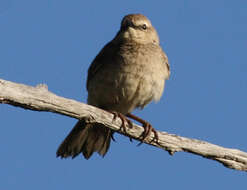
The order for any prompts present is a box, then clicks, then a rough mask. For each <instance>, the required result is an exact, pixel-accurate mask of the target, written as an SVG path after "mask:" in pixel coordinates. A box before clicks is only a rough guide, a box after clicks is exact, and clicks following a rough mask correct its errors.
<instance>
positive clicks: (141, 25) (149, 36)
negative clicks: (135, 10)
mask: <svg viewBox="0 0 247 190" xmlns="http://www.w3.org/2000/svg"><path fill="white" fill-rule="evenodd" d="M117 38H118V40H124V41H125V40H126V41H134V42H136V43H141V44H147V43H155V44H159V36H158V34H157V32H156V30H155V28H154V27H153V26H152V24H151V22H150V20H149V19H148V18H147V17H145V16H144V15H142V14H129V15H126V16H125V17H124V18H123V19H122V22H121V28H120V30H119V32H118V34H117Z"/></svg>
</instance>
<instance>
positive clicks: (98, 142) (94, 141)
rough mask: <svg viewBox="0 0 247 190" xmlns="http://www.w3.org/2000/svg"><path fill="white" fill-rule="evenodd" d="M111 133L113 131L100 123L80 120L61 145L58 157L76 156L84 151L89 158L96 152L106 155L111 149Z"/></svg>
mask: <svg viewBox="0 0 247 190" xmlns="http://www.w3.org/2000/svg"><path fill="white" fill-rule="evenodd" d="M111 135H112V131H111V130H110V129H108V128H106V127H104V126H100V124H96V125H95V124H94V125H93V124H88V123H86V122H85V121H84V120H80V121H78V122H77V123H76V125H75V127H74V128H73V129H72V131H71V132H70V133H69V135H68V136H67V137H66V138H65V140H64V141H63V142H62V144H61V145H60V146H59V148H58V150H57V157H59V156H60V157H61V158H67V157H70V156H71V157H72V158H74V157H76V156H77V155H78V154H80V153H82V154H83V156H84V157H85V158H86V159H89V158H90V157H91V156H92V154H93V153H94V152H98V153H99V154H100V155H101V156H104V155H105V154H106V153H107V151H108V149H109V146H110V141H111Z"/></svg>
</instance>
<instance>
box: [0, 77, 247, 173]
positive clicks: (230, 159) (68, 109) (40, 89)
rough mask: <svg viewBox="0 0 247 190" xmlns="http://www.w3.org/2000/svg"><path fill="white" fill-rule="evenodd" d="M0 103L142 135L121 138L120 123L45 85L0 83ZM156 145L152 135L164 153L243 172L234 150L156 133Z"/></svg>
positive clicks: (241, 155) (244, 161) (245, 162)
mask: <svg viewBox="0 0 247 190" xmlns="http://www.w3.org/2000/svg"><path fill="white" fill-rule="evenodd" d="M0 103H2V104H10V105H13V106H18V107H22V108H24V109H30V110H35V111H47V112H54V113H58V114H62V115H66V116H69V117H73V118H76V119H82V118H84V119H86V121H87V122H90V123H101V124H103V125H104V126H106V127H109V128H111V129H112V130H115V131H117V132H119V133H121V134H123V135H125V136H129V137H131V138H134V139H137V140H140V139H139V136H140V135H141V134H142V132H143V128H142V127H141V126H138V125H135V124H134V126H133V128H129V127H128V129H127V131H126V133H127V134H125V133H124V132H123V131H119V129H120V126H121V119H120V118H117V119H116V120H114V121H113V115H112V114H111V113H109V112H107V111H104V110H101V109H99V108H96V107H93V106H90V105H87V104H84V103H80V102H77V101H74V100H70V99H67V98H63V97H60V96H57V95H55V94H53V93H51V92H49V91H48V88H47V86H46V85H38V86H36V87H31V86H27V85H23V84H17V83H14V82H10V81H6V80H2V79H0ZM158 135H159V144H157V143H156V142H151V140H152V138H153V134H151V136H150V137H147V139H146V140H145V143H146V144H150V145H153V146H156V147H159V148H162V149H164V150H166V151H168V152H169V153H170V154H171V155H173V154H174V153H175V152H178V151H184V152H189V153H193V154H196V155H199V156H202V157H204V158H208V159H212V160H216V161H218V162H220V163H222V164H223V165H224V166H226V167H228V168H232V169H236V170H242V171H247V153H245V152H242V151H240V150H237V149H230V148H224V147H220V146H218V145H214V144H211V143H208V142H205V141H200V140H196V139H189V138H185V137H180V136H177V135H174V134H168V133H166V132H161V131H158Z"/></svg>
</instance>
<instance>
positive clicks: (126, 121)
mask: <svg viewBox="0 0 247 190" xmlns="http://www.w3.org/2000/svg"><path fill="white" fill-rule="evenodd" d="M109 112H110V113H112V114H113V120H115V119H116V118H117V117H119V118H120V119H121V121H122V125H121V127H120V129H119V130H120V131H121V129H123V131H124V132H125V133H127V132H126V123H128V125H129V127H130V128H132V127H133V123H132V122H131V121H130V120H129V119H128V118H127V117H126V116H125V115H123V114H122V113H119V112H116V111H109ZM130 141H131V142H132V139H131V138H130Z"/></svg>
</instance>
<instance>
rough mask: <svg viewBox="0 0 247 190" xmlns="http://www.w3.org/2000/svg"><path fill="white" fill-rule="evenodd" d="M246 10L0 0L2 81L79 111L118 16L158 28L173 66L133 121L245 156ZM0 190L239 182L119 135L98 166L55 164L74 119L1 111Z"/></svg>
mask: <svg viewBox="0 0 247 190" xmlns="http://www.w3.org/2000/svg"><path fill="white" fill-rule="evenodd" d="M246 10H247V1H244V0H242V1H241V0H236V1H226V0H217V1H213V0H208V1H198V0H187V1H181V0H173V1H171V0H160V1H132V0H125V1H113V0H111V1H95V0H91V1H80V0H75V1H65V0H42V1H38V0H36V1H35V0H22V1H17V0H0V66H1V69H0V78H3V79H6V80H11V81H15V82H19V83H25V84H28V85H37V84H40V83H46V84H47V85H48V87H49V90H50V91H52V92H54V93H56V94H58V95H60V96H64V97H68V98H72V99H76V100H79V101H83V102H85V101H86V97H87V92H86V88H85V82H86V74H87V69H88V66H89V64H90V62H91V61H92V60H93V58H94V57H95V55H96V54H97V53H98V52H99V50H100V49H101V48H102V47H103V46H104V44H105V43H107V42H108V41H109V40H111V39H112V38H113V37H114V35H115V34H116V32H117V31H118V29H119V26H120V21H121V19H122V17H123V16H124V15H125V14H129V13H142V14H144V15H146V16H147V17H149V18H150V20H151V21H152V23H153V25H154V26H155V27H156V29H157V31H158V33H159V36H160V40H161V45H162V47H163V49H164V50H165V51H166V52H167V54H168V57H169V60H170V64H171V78H170V80H169V81H168V82H167V86H166V89H165V93H164V95H163V97H162V99H161V101H160V102H159V103H157V104H150V105H148V106H147V107H146V108H145V109H144V110H142V111H139V110H137V111H136V112H135V113H136V114H137V115H139V116H140V117H142V118H145V119H146V120H148V121H149V122H150V123H152V124H153V126H154V127H155V128H156V129H159V130H163V131H167V132H170V133H175V134H178V135H181V136H186V137H191V138H197V139H201V140H206V141H209V142H212V143H215V144H218V145H222V146H225V147H232V148H237V149H241V150H243V151H247V140H246V134H247V127H246V123H247V115H246V111H247V110H246V108H247V99H246V97H247V56H246V55H247V53H246V51H247V24H246V21H247V11H246ZM0 118H1V128H0V154H1V156H0V189H1V190H2V189H3V190H9V189H36V190H39V189H40V190H41V189H42V190H43V189H119V190H126V189H129V190H136V189H200V190H204V189H205V190H208V189H244V188H246V173H244V172H240V171H234V170H230V169H227V168H225V167H223V166H222V165H220V164H218V163H216V162H214V161H211V160H207V159H203V158H201V157H198V156H195V155H192V154H188V153H176V154H175V155H174V156H169V155H168V154H167V152H164V151H162V150H159V149H157V148H154V147H151V146H148V145H142V146H140V147H137V146H136V144H137V143H136V142H134V143H130V142H129V140H128V138H125V137H122V136H120V135H116V136H115V138H116V139H117V143H112V146H111V148H110V151H109V152H108V154H107V155H106V157H105V158H103V159H102V158H101V157H99V156H98V155H96V154H95V155H94V156H93V157H92V159H90V160H88V161H87V160H84V159H83V157H82V156H79V157H77V158H76V159H74V160H71V159H67V160H61V159H58V158H56V156H55V153H56V149H57V147H58V145H59V144H60V143H61V141H62V140H63V139H64V137H65V136H66V135H67V134H68V132H69V131H70V130H71V128H72V127H73V125H74V123H75V122H76V120H75V119H72V118H68V117H65V116H60V115H56V114H53V113H46V112H42V113H41V112H33V111H29V110H23V109H21V108H15V107H12V106H8V105H0Z"/></svg>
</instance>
